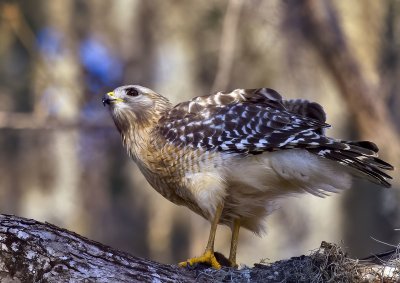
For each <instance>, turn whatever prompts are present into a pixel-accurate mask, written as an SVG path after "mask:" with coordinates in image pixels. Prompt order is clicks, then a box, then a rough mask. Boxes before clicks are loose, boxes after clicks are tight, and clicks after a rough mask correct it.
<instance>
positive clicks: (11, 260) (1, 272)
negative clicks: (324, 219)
mask: <svg viewBox="0 0 400 283" xmlns="http://www.w3.org/2000/svg"><path fill="white" fill-rule="evenodd" d="M0 247H1V248H0V249H1V252H0V281H1V282H192V281H196V282H276V281H280V282H294V281H296V282H297V281H299V280H300V281H302V282H308V281H313V282H326V281H331V282H337V281H340V282H358V281H362V282H376V281H380V280H393V281H385V282H395V281H396V280H399V279H400V278H399V276H398V272H399V269H398V263H397V265H396V262H398V259H393V258H392V257H393V255H394V256H397V254H396V252H395V251H394V252H391V253H386V254H385V255H384V257H385V258H384V259H387V258H388V257H390V259H391V260H390V261H385V260H384V259H381V260H377V259H378V258H377V257H374V258H373V260H374V261H375V262H377V263H375V262H374V261H372V260H365V261H362V263H360V261H358V260H352V259H349V258H347V257H346V255H345V253H344V252H343V251H342V250H341V249H340V248H338V247H337V246H335V245H332V244H328V243H324V242H323V243H322V245H321V247H320V248H319V249H318V250H317V251H316V252H314V253H313V254H311V255H310V256H301V257H298V258H292V259H289V260H284V261H279V262H276V263H272V264H267V265H265V264H256V265H255V267H254V268H248V267H243V268H242V269H240V270H235V269H232V268H227V267H226V268H225V267H224V268H223V269H221V270H213V269H211V268H207V267H205V266H197V267H195V268H191V269H190V270H189V269H183V268H179V267H177V266H175V265H166V264H160V263H157V262H154V261H150V260H146V259H142V258H137V257H134V256H131V255H129V254H127V253H124V252H121V251H117V250H114V249H112V248H110V247H107V246H105V245H103V244H100V243H97V242H94V241H91V240H89V239H86V238H84V237H82V236H80V235H78V234H76V233H73V232H70V231H67V230H65V229H61V228H58V227H56V226H54V225H52V224H49V223H40V222H38V221H35V220H29V219H25V218H20V217H17V216H11V215H0Z"/></svg>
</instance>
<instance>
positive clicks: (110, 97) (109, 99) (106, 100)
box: [102, 91, 124, 106]
mask: <svg viewBox="0 0 400 283" xmlns="http://www.w3.org/2000/svg"><path fill="white" fill-rule="evenodd" d="M123 101H124V100H123V99H121V98H118V97H115V96H114V92H113V91H111V92H108V93H107V94H105V95H104V96H103V100H102V102H103V106H106V104H108V105H111V104H112V103H116V102H123Z"/></svg>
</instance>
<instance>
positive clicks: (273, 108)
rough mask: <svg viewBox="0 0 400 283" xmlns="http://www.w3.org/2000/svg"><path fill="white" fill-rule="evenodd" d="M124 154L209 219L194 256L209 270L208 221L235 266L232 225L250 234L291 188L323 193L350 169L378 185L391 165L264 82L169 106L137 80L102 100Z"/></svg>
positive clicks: (344, 183)
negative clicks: (220, 233) (225, 231)
mask: <svg viewBox="0 0 400 283" xmlns="http://www.w3.org/2000/svg"><path fill="white" fill-rule="evenodd" d="M103 104H104V106H106V105H108V106H109V110H110V113H111V116H112V119H113V120H114V123H115V125H116V127H117V128H118V130H119V132H120V134H121V137H122V142H123V144H124V146H125V148H126V149H127V151H128V154H129V155H130V156H131V157H132V159H133V160H134V161H135V162H136V164H137V165H138V167H139V168H140V170H141V172H142V173H143V175H144V176H145V177H146V179H147V181H148V182H149V183H150V184H151V186H152V187H153V188H154V189H155V190H156V191H157V192H159V193H160V194H161V195H163V196H164V197H165V198H166V199H168V200H170V201H172V202H173V203H175V204H178V205H185V206H187V207H188V208H189V209H191V210H192V211H194V212H195V213H197V214H199V215H200V216H202V217H204V218H206V219H208V220H209V221H210V222H211V230H210V235H209V239H208V243H207V246H206V249H205V252H204V254H203V255H202V256H200V257H195V258H191V259H188V260H187V261H185V262H182V263H180V265H181V266H187V265H193V264H195V263H198V262H203V263H208V264H210V265H211V266H212V267H214V268H216V269H219V268H220V267H221V265H220V263H219V262H218V261H217V259H216V258H215V255H214V239H215V234H216V229H217V225H218V224H225V225H228V226H229V227H231V228H232V241H231V249H230V254H229V262H230V264H231V265H232V266H236V248H237V243H238V236H239V229H240V228H241V227H243V228H246V229H248V230H250V231H253V232H255V233H256V234H260V233H262V232H263V230H264V221H263V220H264V218H265V217H266V216H267V215H268V214H269V213H270V212H271V208H272V207H273V205H274V201H276V200H277V199H279V198H282V197H286V196H289V195H293V194H298V193H311V194H313V195H316V196H319V197H324V196H326V195H328V194H329V193H335V192H339V191H341V190H344V189H348V188H350V186H351V179H352V176H357V177H361V178H366V179H368V180H370V181H372V182H374V183H377V184H379V185H382V186H384V187H390V183H389V182H388V180H390V179H391V177H390V176H389V175H387V174H386V173H385V172H384V170H393V166H392V165H390V164H388V163H386V162H385V161H383V160H381V159H379V158H378V147H377V146H376V145H375V144H374V143H372V142H369V141H344V140H338V139H334V138H331V137H328V136H326V135H325V129H326V128H328V127H330V126H329V125H328V124H327V123H326V121H325V120H326V115H325V112H324V110H323V108H322V107H321V106H320V105H319V104H317V103H315V102H309V101H307V100H284V99H282V97H281V95H280V94H279V93H278V92H276V91H274V90H272V89H269V88H260V89H236V90H234V91H232V92H218V93H216V94H212V95H208V96H201V97H195V98H193V99H192V100H190V101H186V102H182V103H179V104H178V105H176V106H172V105H171V103H170V102H169V101H168V99H167V98H165V97H164V96H162V95H160V94H158V93H156V92H154V91H152V90H150V89H148V88H145V87H142V86H139V85H128V86H121V87H118V88H116V89H115V90H114V91H112V92H109V93H107V94H106V95H105V96H104V97H103Z"/></svg>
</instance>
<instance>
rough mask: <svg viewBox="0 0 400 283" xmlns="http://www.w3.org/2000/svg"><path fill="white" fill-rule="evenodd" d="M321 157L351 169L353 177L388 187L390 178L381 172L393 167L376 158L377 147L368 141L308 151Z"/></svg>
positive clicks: (341, 143)
mask: <svg viewBox="0 0 400 283" xmlns="http://www.w3.org/2000/svg"><path fill="white" fill-rule="evenodd" d="M308 150H309V151H310V152H312V153H314V154H317V155H319V156H321V157H324V158H328V159H331V160H334V161H337V162H339V163H340V164H342V165H345V166H349V167H350V168H352V169H353V170H352V173H353V175H356V176H359V177H364V178H367V179H368V180H369V181H371V182H373V183H376V184H379V185H382V186H384V187H388V188H389V187H390V186H391V184H390V183H389V181H388V180H390V179H392V177H391V176H389V175H388V174H386V173H385V172H384V171H383V170H393V169H394V168H393V166H392V165H390V164H389V163H387V162H385V161H383V160H382V159H379V158H378V155H377V152H378V147H377V146H376V145H375V144H374V143H372V142H368V141H362V142H354V141H337V142H334V143H332V144H327V145H324V146H323V147H318V148H312V149H308Z"/></svg>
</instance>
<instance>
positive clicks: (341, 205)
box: [0, 0, 400, 264]
mask: <svg viewBox="0 0 400 283" xmlns="http://www.w3.org/2000/svg"><path fill="white" fill-rule="evenodd" d="M399 59H400V1H398V0H385V1H373V0H368V1H355V0H352V1H344V0H343V1H318V0H308V1H296V0H286V1H279V0H269V1H262V0H249V1H245V0H232V1H226V0H225V1H222V0H208V1H184V0H171V1H162V0H148V1H139V0H113V1H111V0H107V1H98V0H69V1H65V0H37V1H0V212H1V213H8V214H16V215H19V216H24V217H28V218H34V219H37V220H41V221H48V222H50V223H53V224H56V225H59V226H62V227H64V228H67V229H70V230H72V231H75V232H77V233H79V234H82V235H85V236H87V237H88V238H91V239H94V240H97V241H100V242H102V243H105V244H108V245H110V246H112V247H114V248H118V249H120V250H124V251H127V252H129V253H131V254H133V255H136V256H141V257H147V258H151V259H154V260H157V261H161V262H165V263H174V262H177V261H180V260H184V259H186V258H187V257H189V256H194V255H198V254H200V253H201V252H202V251H203V248H204V246H205V243H206V241H207V237H208V231H209V224H208V223H207V222H206V221H205V220H203V219H201V218H200V217H199V216H197V215H195V214H193V213H192V212H190V211H189V210H188V209H186V208H184V207H177V206H175V205H173V204H171V203H169V202H168V201H166V200H164V199H163V198H162V197H161V196H160V195H159V194H158V193H156V192H155V191H154V190H153V189H151V188H150V186H149V185H148V184H147V183H146V181H145V180H144V178H143V176H142V175H141V174H140V172H139V171H138V169H137V168H136V165H135V164H134V163H133V162H132V161H131V160H130V159H129V158H128V156H127V154H126V153H125V150H124V149H123V148H122V144H121V141H120V137H119V135H118V133H117V130H116V129H115V127H114V125H113V124H112V121H111V118H110V117H109V114H108V113H107V111H106V109H104V108H103V106H102V104H101V97H102V95H103V94H104V93H105V92H108V91H110V90H112V89H114V88H115V87H117V86H119V85H122V84H140V85H144V86H147V87H149V88H151V89H153V90H155V91H157V92H159V93H161V94H164V95H165V96H167V97H168V98H170V99H171V100H172V101H173V102H178V101H180V100H183V99H189V98H191V97H193V96H198V95H205V94H209V93H210V92H213V91H216V90H232V89H234V88H257V87H264V86H267V87H271V88H274V89H276V90H277V91H279V92H280V93H281V94H282V95H283V96H285V97H287V98H305V99H309V100H314V101H317V102H319V103H321V104H322V105H323V106H324V108H325V110H326V112H327V113H328V123H330V124H332V125H334V127H333V129H331V130H329V131H328V133H329V135H332V136H334V137H336V138H341V139H349V140H352V139H369V140H373V141H375V142H376V143H377V144H378V145H379V146H380V149H381V156H382V157H383V158H384V159H386V160H388V161H390V162H391V163H392V164H394V165H395V166H396V167H397V168H399V167H400V166H399V165H400V139H399V127H400V111H399V109H400V95H399V89H400V65H399V64H400V61H399ZM392 176H393V177H394V179H395V180H394V183H393V188H392V189H383V188H380V187H378V186H376V185H373V184H370V183H368V182H364V181H357V182H355V183H354V188H353V189H352V190H349V191H346V192H344V193H342V194H340V195H334V196H332V197H329V198H326V199H320V198H317V197H314V196H306V195H303V196H299V197H296V198H291V199H287V200H282V202H281V208H280V209H278V210H277V211H276V212H275V213H274V214H273V215H272V216H271V217H269V218H268V220H267V223H268V230H269V231H268V234H267V235H266V236H264V237H263V238H258V237H256V236H255V235H252V234H251V233H249V232H247V231H244V230H243V231H241V235H240V244H239V250H238V261H239V262H240V263H245V264H251V263H254V262H259V260H260V259H261V258H267V259H269V260H277V259H282V258H287V257H291V256H298V255H301V254H303V253H308V251H309V250H311V249H315V248H317V247H318V246H319V244H320V243H321V241H322V240H325V241H329V242H334V243H339V244H340V245H342V246H344V247H346V248H347V250H348V251H349V254H350V255H351V256H356V257H365V256H369V255H370V254H371V253H372V252H380V251H385V250H388V249H389V248H390V247H389V246H387V245H384V244H382V243H379V242H378V241H376V240H374V239H373V238H375V239H377V240H379V241H383V242H386V243H390V244H393V245H397V244H398V243H399V242H400V231H397V230H396V228H400V210H399V207H400V206H399V205H398V201H399V190H398V188H399V181H398V178H397V179H396V176H398V171H394V172H393V173H392ZM229 241H230V231H229V230H228V228H226V227H220V228H219V231H218V234H217V243H216V247H217V250H219V251H222V252H223V253H225V254H227V253H228V248H229Z"/></svg>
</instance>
